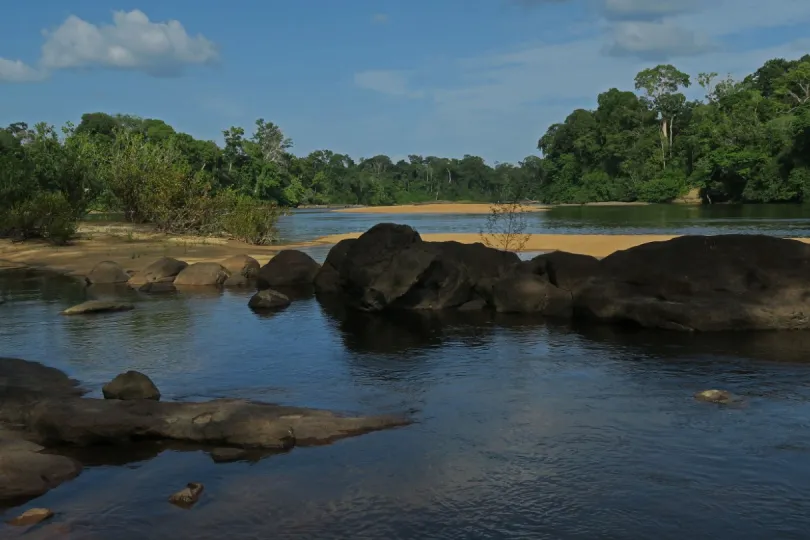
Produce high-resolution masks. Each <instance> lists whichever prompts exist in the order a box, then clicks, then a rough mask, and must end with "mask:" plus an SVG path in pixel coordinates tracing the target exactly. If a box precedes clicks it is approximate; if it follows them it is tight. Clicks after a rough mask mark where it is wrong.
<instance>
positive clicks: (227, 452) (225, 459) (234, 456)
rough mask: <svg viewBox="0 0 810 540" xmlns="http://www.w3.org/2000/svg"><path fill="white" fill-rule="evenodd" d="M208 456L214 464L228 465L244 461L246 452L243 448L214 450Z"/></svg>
mask: <svg viewBox="0 0 810 540" xmlns="http://www.w3.org/2000/svg"><path fill="white" fill-rule="evenodd" d="M210 455H211V459H213V460H214V462H215V463H230V462H232V461H239V460H241V459H244V458H245V456H246V455H247V452H246V451H245V450H244V449H243V448H214V449H213V450H211V452H210Z"/></svg>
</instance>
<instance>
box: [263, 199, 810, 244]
mask: <svg viewBox="0 0 810 540" xmlns="http://www.w3.org/2000/svg"><path fill="white" fill-rule="evenodd" d="M485 220H486V217H485V216H481V215H474V214H473V215H470V214H448V215H437V214H355V213H341V212H332V211H329V210H298V211H295V212H294V213H293V214H292V215H289V216H285V217H284V218H282V220H281V222H280V226H279V229H280V236H281V238H283V239H284V240H286V241H289V242H299V241H305V240H311V239H313V238H318V237H321V236H326V235H329V234H341V233H348V232H359V231H365V230H368V229H369V228H370V227H371V226H373V225H374V224H376V223H379V222H382V221H387V222H394V223H404V224H407V225H411V226H413V227H414V228H416V230H418V231H419V232H422V233H478V232H480V231H481V229H482V228H483V227H484V225H485ZM527 232H532V233H537V234H543V233H551V234H719V233H727V234H730V233H741V234H751V233H764V234H773V235H776V236H791V237H803V236H810V205H786V204H782V205H778V204H748V205H702V206H699V205H678V204H657V205H647V206H568V207H556V208H552V209H551V210H549V211H546V212H535V213H532V214H530V215H529V216H528V228H527Z"/></svg>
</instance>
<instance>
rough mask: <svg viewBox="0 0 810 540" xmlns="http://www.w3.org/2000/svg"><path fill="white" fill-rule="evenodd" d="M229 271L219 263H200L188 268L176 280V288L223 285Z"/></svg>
mask: <svg viewBox="0 0 810 540" xmlns="http://www.w3.org/2000/svg"><path fill="white" fill-rule="evenodd" d="M228 277H229V274H228V271H227V270H226V269H225V267H224V266H222V265H221V264H219V263H215V262H199V263H194V264H192V265H190V266H188V267H186V268H185V269H184V270H183V271H182V272H180V273H179V274H177V277H176V278H175V279H174V285H175V287H203V286H212V285H213V286H218V285H222V283H224V282H225V280H226V279H228Z"/></svg>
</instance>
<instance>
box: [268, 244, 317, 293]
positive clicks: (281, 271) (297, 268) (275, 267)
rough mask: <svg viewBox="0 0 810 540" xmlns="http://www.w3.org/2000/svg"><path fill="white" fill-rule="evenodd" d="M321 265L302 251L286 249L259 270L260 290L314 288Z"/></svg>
mask: <svg viewBox="0 0 810 540" xmlns="http://www.w3.org/2000/svg"><path fill="white" fill-rule="evenodd" d="M320 269H321V265H320V264H318V263H317V262H316V261H315V259H313V258H312V257H310V256H309V255H307V254H306V253H304V252H302V251H298V250H295V249H285V250H283V251H280V252H279V253H277V254H276V255H275V256H274V257H273V258H272V259H270V261H269V262H268V263H267V264H265V265H264V266H262V267H261V268H260V269H259V273H258V275H257V278H258V282H259V283H258V285H259V288H260V289H269V288H276V287H300V286H312V283H313V281H314V280H315V276H316V275H317V274H318V270H320Z"/></svg>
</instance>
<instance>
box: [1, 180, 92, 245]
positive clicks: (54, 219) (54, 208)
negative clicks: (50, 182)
mask: <svg viewBox="0 0 810 540" xmlns="http://www.w3.org/2000/svg"><path fill="white" fill-rule="evenodd" d="M4 216H5V218H4V219H3V220H2V223H0V230H5V231H9V232H10V233H11V234H13V235H14V236H16V237H17V238H21V239H25V238H43V239H45V240H48V241H49V242H52V243H54V244H57V245H64V244H67V243H68V242H69V241H70V239H71V238H73V236H74V235H75V234H76V215H75V212H74V209H73V207H72V206H71V204H70V202H69V201H68V200H67V199H66V198H65V196H64V195H63V194H62V193H58V192H40V193H37V194H35V195H34V196H33V197H31V198H29V199H25V200H22V201H20V202H18V203H17V204H15V205H14V206H12V207H11V208H10V209H9V210H8V211H7V212H5V213H4Z"/></svg>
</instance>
